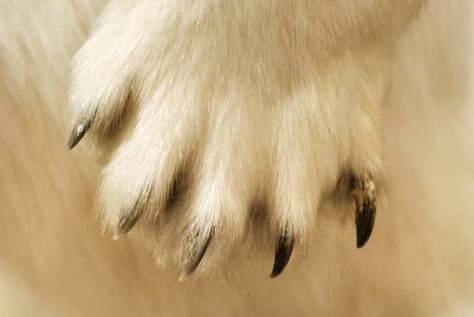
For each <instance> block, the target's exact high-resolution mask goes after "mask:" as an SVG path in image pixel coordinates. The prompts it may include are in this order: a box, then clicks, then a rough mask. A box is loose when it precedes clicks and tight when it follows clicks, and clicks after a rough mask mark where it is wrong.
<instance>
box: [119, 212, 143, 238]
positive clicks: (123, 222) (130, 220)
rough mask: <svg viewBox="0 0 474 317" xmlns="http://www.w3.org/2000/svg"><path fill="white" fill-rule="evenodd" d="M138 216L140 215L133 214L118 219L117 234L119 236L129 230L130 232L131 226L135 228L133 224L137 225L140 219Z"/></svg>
mask: <svg viewBox="0 0 474 317" xmlns="http://www.w3.org/2000/svg"><path fill="white" fill-rule="evenodd" d="M140 214H141V213H136V212H134V213H131V214H127V215H123V216H122V217H121V218H120V221H119V225H118V232H119V234H121V235H122V234H126V233H128V232H129V231H130V230H132V228H133V226H135V224H136V223H137V221H138V218H140Z"/></svg>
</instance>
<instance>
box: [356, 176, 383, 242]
mask: <svg viewBox="0 0 474 317" xmlns="http://www.w3.org/2000/svg"><path fill="white" fill-rule="evenodd" d="M351 187H352V195H353V196H354V201H355V205H356V217H355V223H356V231H357V248H362V247H363V246H364V245H365V244H366V243H367V241H368V240H369V238H370V235H371V234H372V230H373V228H374V222H375V214H376V211H377V207H376V204H375V201H376V199H375V185H374V182H373V181H372V180H371V178H370V177H369V176H367V175H365V176H364V177H363V178H360V179H358V178H356V177H355V176H353V178H352V180H351Z"/></svg>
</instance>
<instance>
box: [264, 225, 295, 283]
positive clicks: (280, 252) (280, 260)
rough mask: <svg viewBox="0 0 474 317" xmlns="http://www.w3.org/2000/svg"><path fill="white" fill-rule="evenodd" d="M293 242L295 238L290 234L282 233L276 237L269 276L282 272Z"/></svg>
mask: <svg viewBox="0 0 474 317" xmlns="http://www.w3.org/2000/svg"><path fill="white" fill-rule="evenodd" d="M294 244H295V238H294V237H293V236H292V235H288V234H282V235H280V237H279V238H278V242H277V244H276V249H275V261H274V263H273V269H272V273H271V274H270V277H271V278H274V277H277V276H278V275H280V274H281V272H283V270H284V269H285V267H286V265H287V264H288V262H289V261H290V257H291V253H292V252H293V247H294Z"/></svg>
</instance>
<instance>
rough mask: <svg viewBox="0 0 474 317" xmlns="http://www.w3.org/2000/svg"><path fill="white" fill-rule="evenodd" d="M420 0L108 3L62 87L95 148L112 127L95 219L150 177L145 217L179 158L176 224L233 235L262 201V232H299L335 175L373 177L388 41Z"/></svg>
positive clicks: (238, 236) (117, 211) (156, 208)
mask: <svg viewBox="0 0 474 317" xmlns="http://www.w3.org/2000/svg"><path fill="white" fill-rule="evenodd" d="M420 4H421V1H403V2H400V3H399V4H397V5H393V4H391V3H390V2H389V1H386V2H383V3H381V4H380V3H378V2H376V1H361V2H357V3H353V2H351V1H339V2H336V3H334V4H328V3H327V1H313V0H311V1H309V0H307V1H298V2H297V3H296V2H291V1H286V0H278V1H252V2H245V3H240V2H239V3H236V2H235V1H226V0H219V1H138V2H134V1H114V2H112V3H111V4H110V5H109V6H108V7H107V8H106V9H105V11H104V13H103V14H102V16H101V18H100V21H99V24H98V26H97V28H96V30H95V32H94V33H93V35H92V37H91V38H90V39H89V40H88V41H87V43H86V44H85V45H84V46H83V47H82V48H81V50H80V51H79V52H78V54H77V55H76V57H75V59H74V67H73V81H72V87H71V91H70V103H71V104H72V106H73V122H82V121H84V120H92V123H91V125H92V128H91V130H92V131H93V132H94V133H95V134H97V135H98V139H99V140H105V142H99V148H101V147H104V144H103V143H106V144H107V143H110V141H109V139H108V138H109V136H110V135H111V134H114V135H115V134H120V133H121V136H120V141H119V142H118V143H115V144H114V146H113V147H112V150H111V154H110V160H109V161H108V162H107V165H106V166H105V168H104V170H103V177H104V180H103V182H102V189H101V203H102V205H103V209H104V212H105V219H106V223H107V224H108V225H110V226H111V227H112V231H114V230H115V229H114V228H116V227H117V225H118V223H119V221H120V218H121V216H122V214H123V213H124V212H127V210H130V209H132V208H133V206H134V205H135V204H136V202H137V201H139V200H140V199H141V198H140V197H142V196H143V193H144V192H146V191H147V190H148V189H150V188H152V194H151V196H152V197H151V199H152V200H153V204H149V206H148V207H147V209H148V210H147V213H148V214H151V216H152V217H151V218H156V217H157V216H158V214H159V213H162V212H163V210H164V209H165V207H166V206H165V203H166V199H167V197H168V194H169V192H170V187H171V186H172V184H173V179H174V177H175V176H176V174H177V173H178V172H179V171H181V170H182V172H183V173H184V174H185V175H184V176H185V177H186V179H187V180H189V186H188V188H187V192H186V193H185V194H184V196H185V197H181V198H180V199H181V200H183V201H184V203H183V205H182V206H181V209H185V210H189V211H188V213H189V215H188V216H186V217H184V219H183V221H184V224H183V225H182V226H181V227H187V228H185V229H184V230H187V231H190V233H189V235H191V236H192V235H193V234H196V233H199V232H200V233H201V234H202V233H210V231H211V230H214V229H213V228H215V230H216V235H217V238H216V240H218V241H219V243H224V244H225V243H226V242H231V243H235V242H238V241H240V240H242V239H243V235H244V234H245V231H246V228H245V225H246V222H247V219H248V213H249V211H250V209H251V207H252V204H254V203H255V201H263V203H265V204H267V205H268V206H269V207H268V209H269V213H270V215H269V218H270V222H271V226H272V228H273V229H274V230H275V231H276V232H278V231H281V232H288V233H290V234H293V235H295V236H297V238H298V240H299V241H304V240H305V239H306V237H307V235H308V233H309V232H310V231H311V229H310V228H312V227H314V225H315V220H316V216H317V210H318V208H319V202H320V200H321V199H323V198H325V197H326V196H327V195H328V194H329V193H331V192H332V191H333V190H334V188H335V186H336V184H337V182H338V180H339V178H340V177H341V175H342V174H343V173H348V172H353V173H355V174H359V175H361V174H363V173H369V174H370V175H371V176H372V177H373V178H374V179H375V180H376V182H377V183H381V163H380V132H379V127H380V124H381V123H380V109H381V105H382V103H383V97H384V91H385V87H386V85H387V73H388V69H389V66H390V60H391V52H392V50H393V47H394V45H395V44H396V40H397V38H398V34H400V32H401V31H402V30H403V29H404V28H406V27H407V25H408V23H410V22H411V20H412V18H413V17H415V16H416V15H417V14H418V9H419V7H420ZM123 113H125V114H123ZM132 114H133V115H132ZM127 121H131V123H128V122H127ZM124 126H126V128H124ZM123 130H125V131H124V132H123ZM107 150H108V151H110V148H107ZM148 219H150V218H148ZM193 232H196V233H193ZM177 239H181V238H180V237H177Z"/></svg>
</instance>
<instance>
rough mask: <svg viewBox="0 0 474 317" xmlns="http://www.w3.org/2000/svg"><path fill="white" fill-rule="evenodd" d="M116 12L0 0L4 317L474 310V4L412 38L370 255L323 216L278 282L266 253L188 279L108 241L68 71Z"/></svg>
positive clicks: (401, 66) (389, 108) (464, 0)
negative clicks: (69, 142)
mask: <svg viewBox="0 0 474 317" xmlns="http://www.w3.org/2000/svg"><path fill="white" fill-rule="evenodd" d="M104 5H105V1H102V0H101V1H90V0H89V1H88V0H70V1H59V0H44V1H36V2H34V1H25V0H11V1H6V0H4V1H1V2H0V202H1V203H0V236H1V239H0V250H1V254H2V255H1V256H0V279H1V283H0V284H1V287H0V303H1V305H0V314H1V315H2V316H31V315H32V314H34V315H35V316H156V315H157V314H158V315H162V316H188V315H189V316H212V315H216V316H222V315H244V314H245V315H247V316H266V315H268V316H288V315H296V316H314V315H318V316H348V315H351V316H392V315H393V316H469V315H473V314H474V277H473V274H472V273H473V269H474V231H473V230H472V228H471V226H472V223H473V220H474V167H473V162H474V161H473V160H474V145H473V142H472V135H473V130H474V122H473V121H474V107H473V101H474V89H473V88H474V78H473V71H474V64H473V62H472V61H473V59H474V58H473V57H474V55H473V54H474V51H473V40H474V35H473V31H472V30H473V24H474V22H473V21H474V19H473V18H474V3H473V2H472V1H469V0H452V1H445V0H431V1H428V3H427V5H426V6H425V7H424V8H423V10H422V12H421V14H420V16H419V18H418V20H417V21H416V22H415V23H414V24H413V25H412V26H411V27H410V29H409V30H408V32H407V34H405V35H404V38H403V39H402V41H401V43H400V46H399V49H398V52H397V58H396V62H395V64H394V76H393V78H392V81H391V85H390V88H389V94H388V96H387V103H386V105H385V108H384V124H383V131H384V136H383V147H384V151H383V156H384V157H383V158H384V166H385V169H386V175H387V180H388V185H387V192H388V198H387V200H386V202H385V203H384V206H383V208H381V210H379V212H378V218H377V223H376V226H375V231H374V234H373V236H372V238H371V241H370V243H369V244H368V245H367V246H366V247H365V248H364V249H362V250H356V249H355V247H354V241H353V240H354V237H353V230H354V228H353V226H352V224H351V222H344V223H343V225H342V226H341V221H339V220H337V219H333V218H332V217H330V216H328V215H326V216H325V214H323V215H322V217H321V220H320V221H318V227H317V228H315V239H314V240H315V242H314V243H312V244H311V248H309V250H307V253H305V254H304V255H303V256H300V257H299V258H297V259H296V260H295V262H294V263H293V264H292V265H291V266H290V267H289V268H288V269H287V271H286V272H285V274H284V275H282V276H281V277H280V278H278V279H276V280H270V279H268V277H267V269H268V268H269V267H270V264H271V255H270V254H268V256H267V258H266V259H267V260H266V261H260V262H263V263H260V262H259V261H256V260H255V259H253V255H252V256H250V259H249V260H247V259H245V258H242V259H239V261H238V263H237V264H229V266H228V269H227V270H224V272H217V273H216V274H215V275H213V276H207V277H203V278H198V279H197V280H195V281H191V282H187V283H179V282H178V281H177V275H178V274H177V272H176V271H175V270H174V269H173V268H164V269H163V268H159V267H157V266H155V264H154V263H153V260H152V257H151V256H150V255H149V254H148V253H147V252H146V250H144V248H143V247H142V246H141V245H138V244H136V242H134V240H131V239H126V238H125V239H121V240H120V241H118V242H112V241H110V238H109V237H108V236H105V235H101V232H100V226H99V225H98V221H97V219H96V218H95V215H94V213H93V204H94V199H95V192H96V187H97V183H98V176H99V174H98V170H97V167H96V166H95V163H94V162H92V161H91V159H90V158H89V155H87V153H84V152H80V151H79V152H77V153H71V152H69V151H68V150H67V148H66V145H65V144H66V138H67V134H68V132H69V131H68V127H66V126H65V124H64V120H63V119H64V118H63V117H64V116H65V109H66V91H67V85H68V77H69V71H70V62H71V59H72V56H73V54H74V53H75V51H76V50H77V49H78V48H79V47H80V45H81V44H82V43H83V41H84V40H85V39H86V37H87V35H88V34H89V32H90V30H91V27H92V25H93V23H94V21H95V19H96V17H97V15H98V13H99V12H100V10H101V9H102V7H103V6H104ZM316 233H317V236H316ZM235 275H237V276H239V277H241V276H243V277H244V278H236V277H235Z"/></svg>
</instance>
